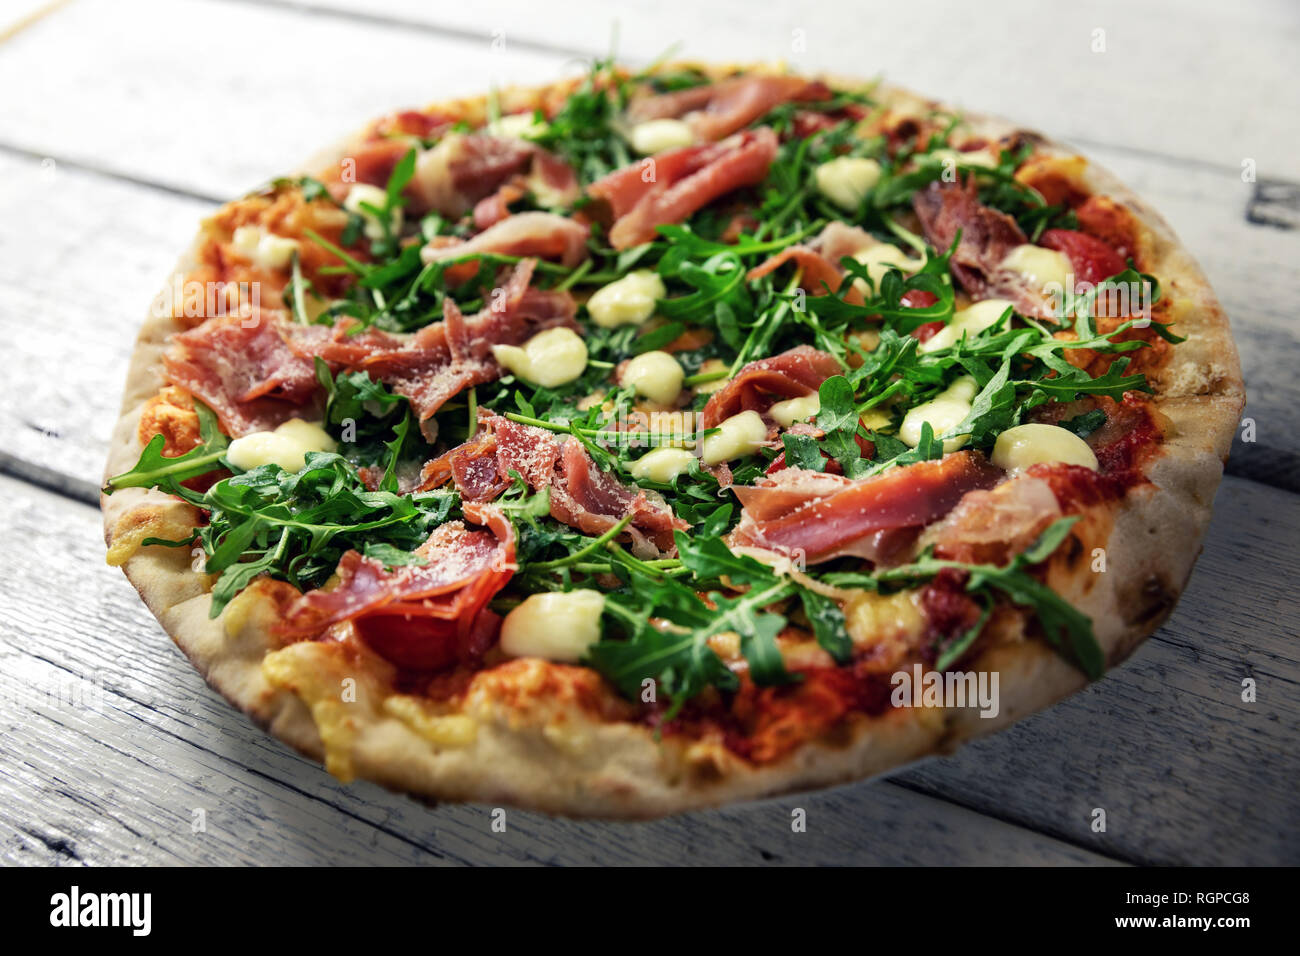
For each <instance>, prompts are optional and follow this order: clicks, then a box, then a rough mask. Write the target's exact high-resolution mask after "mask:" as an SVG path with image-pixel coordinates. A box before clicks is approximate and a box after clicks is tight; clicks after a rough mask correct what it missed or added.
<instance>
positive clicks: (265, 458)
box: [226, 418, 338, 472]
mask: <svg viewBox="0 0 1300 956" xmlns="http://www.w3.org/2000/svg"><path fill="white" fill-rule="evenodd" d="M337 448H338V443H337V442H335V441H334V439H333V438H331V437H330V435H329V432H327V431H325V429H323V428H322V427H321V426H320V424H319V423H317V422H305V421H303V420H302V419H301V418H290V419H289V420H288V421H285V422H281V423H280V424H279V425H277V426H276V427H275V430H274V431H268V432H253V433H252V434H249V435H244V436H243V437H242V438H236V439H235V440H234V441H232V442H231V443H230V447H229V448H227V449H226V460H227V461H228V462H230V463H231V464H232V465H234V466H235V467H236V468H239V469H242V470H244V471H249V470H251V469H253V468H257V467H259V466H261V465H266V464H272V463H273V464H276V465H279V466H280V467H281V468H283V469H284V470H285V471H288V472H296V471H302V469H303V468H305V467H306V465H307V454H308V452H330V451H334V450H335V449H337Z"/></svg>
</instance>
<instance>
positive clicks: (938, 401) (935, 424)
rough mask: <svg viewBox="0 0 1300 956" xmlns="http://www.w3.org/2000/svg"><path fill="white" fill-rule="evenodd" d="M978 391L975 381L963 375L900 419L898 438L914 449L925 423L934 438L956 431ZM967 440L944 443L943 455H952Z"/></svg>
mask: <svg viewBox="0 0 1300 956" xmlns="http://www.w3.org/2000/svg"><path fill="white" fill-rule="evenodd" d="M978 390H979V387H978V385H977V384H976V382H975V379H973V378H971V377H970V376H969V375H963V376H962V377H961V378H959V379H957V381H955V382H953V383H952V384H951V385H949V386H948V387H947V388H946V389H944V390H943V391H942V392H940V393H939V394H938V395H936V396H935V397H934V398H932V399H930V400H929V401H928V402H922V403H921V404H920V405H917V406H916V407H915V408H913V409H910V410H909V411H908V413H907V414H906V415H904V416H903V424H902V425H900V426H899V427H898V437H899V438H900V439H901V440H902V441H903V442H904V443H906V444H907V445H910V446H911V447H912V448H915V447H916V446H917V445H919V444H921V426H922V425H923V424H924V423H925V422H929V423H930V428H931V429H932V430H933V432H934V437H935V438H938V437H939V436H940V435H942V434H944V433H945V432H947V431H949V430H951V429H953V428H956V427H957V426H958V425H960V424H961V423H962V420H963V419H965V417H966V416H967V415H969V414H970V409H971V399H973V398H974V397H975V394H976V392H977V391H978ZM969 438H970V436H969V435H958V436H956V437H954V438H947V439H944V443H943V450H944V452H951V451H956V450H957V449H958V448H960V447H961V446H962V445H964V444H966V441H967V439H969Z"/></svg>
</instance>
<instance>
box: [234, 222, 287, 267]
mask: <svg viewBox="0 0 1300 956" xmlns="http://www.w3.org/2000/svg"><path fill="white" fill-rule="evenodd" d="M230 244H231V245H232V246H233V247H234V249H235V252H237V253H239V254H240V255H241V256H243V257H244V258H245V259H248V260H250V261H251V262H252V263H253V264H254V265H256V266H260V267H261V268H263V269H287V268H289V263H290V262H292V261H293V254H294V253H295V252H297V251H298V243H296V242H294V241H293V240H292V239H286V238H284V236H277V235H276V234H275V233H273V232H267V231H266V228H265V227H264V226H240V227H239V228H238V229H236V230H235V231H234V233H233V234H232V235H231V237H230Z"/></svg>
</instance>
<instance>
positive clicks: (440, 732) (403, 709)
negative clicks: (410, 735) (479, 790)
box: [384, 694, 478, 749]
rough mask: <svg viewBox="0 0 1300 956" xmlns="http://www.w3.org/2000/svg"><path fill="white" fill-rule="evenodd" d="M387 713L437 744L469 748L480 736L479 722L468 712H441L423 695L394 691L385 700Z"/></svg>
mask: <svg viewBox="0 0 1300 956" xmlns="http://www.w3.org/2000/svg"><path fill="white" fill-rule="evenodd" d="M384 713H386V714H388V715H389V716H390V717H396V718H397V719H398V720H400V721H401V722H402V723H404V724H406V726H408V727H410V728H411V729H412V730H414V731H415V732H416V733H417V734H419V735H420V736H421V737H423V738H424V739H425V740H427V741H429V742H430V743H432V744H433V745H434V746H436V747H444V748H448V749H453V748H459V747H468V746H469V745H470V744H472V743H474V741H475V739H477V737H478V721H476V720H475V719H474V718H473V717H470V716H469V715H467V714H437V713H434V712H433V711H432V710H431V709H430V707H429V704H428V702H426V701H424V700H422V699H421V698H419V697H407V696H405V695H401V694H394V695H393V696H391V697H388V698H386V699H385V700H384Z"/></svg>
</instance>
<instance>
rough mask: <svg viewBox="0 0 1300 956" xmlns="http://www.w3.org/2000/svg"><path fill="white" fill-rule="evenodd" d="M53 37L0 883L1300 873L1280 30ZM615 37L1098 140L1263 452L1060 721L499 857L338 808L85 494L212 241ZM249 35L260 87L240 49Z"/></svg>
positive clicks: (25, 248) (938, 27)
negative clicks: (145, 589) (130, 364)
mask: <svg viewBox="0 0 1300 956" xmlns="http://www.w3.org/2000/svg"><path fill="white" fill-rule="evenodd" d="M39 9H40V5H39V4H38V3H32V2H27V0H24V2H22V3H15V4H13V5H6V6H4V7H2V8H0V341H3V342H4V343H5V355H6V358H7V359H9V360H8V361H6V363H5V367H6V370H7V374H6V375H5V376H4V377H3V379H0V470H3V471H6V472H8V473H9V475H11V476H13V477H9V478H4V477H0V501H3V502H4V506H3V517H2V518H0V581H2V582H4V583H3V587H2V588H0V657H2V658H3V660H4V667H3V668H0V729H2V732H0V859H4V860H6V861H9V862H37V863H77V862H82V863H277V862H302V863H460V862H477V863H555V862H565V863H574V862H601V863H723V862H728V863H746V862H754V863H760V862H765V861H766V862H782V863H809V862H822V863H835V862H859V863H862V862H877V863H917V862H922V863H979V862H992V863H1015V862H1046V863H1103V862H1137V863H1207V862H1222V863H1262V862H1272V863H1278V862H1289V863H1295V862H1297V861H1300V836H1298V835H1297V824H1298V823H1300V794H1297V793H1296V792H1295V788H1294V780H1295V778H1296V775H1297V769H1298V768H1300V758H1298V757H1297V753H1296V743H1295V742H1296V735H1297V731H1298V730H1300V693H1298V692H1297V691H1298V690H1300V663H1298V659H1300V650H1298V640H1297V637H1298V634H1297V632H1298V631H1300V626H1298V621H1297V614H1296V611H1295V608H1294V606H1293V605H1292V603H1291V593H1292V592H1293V590H1294V588H1293V586H1292V584H1291V579H1292V575H1293V573H1294V569H1295V565H1296V558H1295V541H1296V540H1297V536H1298V535H1300V497H1298V496H1297V495H1296V494H1295V492H1296V491H1297V490H1300V484H1298V483H1297V476H1298V475H1300V429H1297V428H1296V425H1297V421H1296V417H1297V416H1296V414H1295V411H1294V409H1295V408H1296V405H1297V402H1298V401H1300V394H1298V393H1300V388H1298V387H1297V385H1296V375H1295V372H1294V356H1295V355H1296V354H1297V344H1298V343H1297V338H1298V337H1300V336H1298V335H1297V332H1296V328H1297V326H1296V323H1295V320H1294V317H1293V304H1292V303H1293V302H1294V300H1295V298H1296V294H1297V293H1298V292H1300V233H1297V232H1296V231H1295V230H1293V229H1284V228H1279V227H1274V226H1268V225H1263V224H1259V223H1257V222H1251V221H1249V220H1248V218H1247V213H1248V209H1249V207H1250V205H1251V201H1252V198H1253V197H1254V196H1255V191H1256V188H1257V184H1256V183H1251V182H1246V181H1243V178H1242V166H1241V164H1242V161H1243V160H1246V159H1252V160H1254V162H1255V172H1256V176H1257V178H1258V179H1259V180H1278V181H1282V182H1284V183H1285V182H1291V183H1294V181H1296V180H1298V179H1300V149H1298V147H1300V130H1297V125H1296V121H1295V116H1296V106H1297V105H1298V102H1297V93H1296V89H1295V86H1294V69H1293V67H1292V63H1293V58H1292V57H1293V53H1292V51H1293V50H1294V49H1295V46H1296V44H1297V42H1300V15H1297V13H1296V8H1295V7H1294V5H1292V4H1287V3H1281V2H1278V3H1256V4H1252V5H1249V6H1248V7H1246V8H1245V9H1236V8H1234V9H1232V10H1229V9H1227V8H1225V7H1224V6H1223V5H1222V4H1216V3H1210V2H1204V0H1197V2H1194V3H1174V2H1168V3H1166V2H1158V3H1147V4H1135V3H1132V2H1119V0H1106V2H1095V3H1075V4H1071V5H1069V6H1068V9H1066V8H1064V7H1058V5H1051V6H1046V5H1039V4H1030V3H1028V2H1027V0H1026V2H1020V0H1016V2H1008V3H1002V4H981V5H969V4H954V5H952V6H947V5H940V4H934V3H909V4H896V3H863V2H852V0H836V2H829V3H813V4H808V3H802V4H797V5H796V4H788V5H781V4H764V3H756V2H753V0H750V2H744V3H742V2H740V0H725V2H721V3H716V2H715V3H710V4H709V5H707V7H706V6H705V5H702V4H699V3H697V2H692V3H688V2H683V0H667V2H665V0H656V2H653V3H652V2H632V3H624V4H617V5H615V4H608V3H600V2H596V0H581V2H578V0H565V2H562V3H549V4H530V3H503V2H496V0H489V2H478V3H475V4H445V3H438V4H429V3H422V2H418V0H376V2H371V3H366V4H359V3H353V2H347V0H315V2H310V3H297V2H293V3H289V2H277V3H266V4H254V3H246V2H215V0H171V2H163V0H130V2H108V0H70V2H67V3H65V4H62V5H59V6H57V7H56V8H54V9H52V10H50V11H49V12H48V13H46V14H45V15H44V16H38V17H37V18H36V19H34V20H29V21H27V22H24V18H25V17H27V16H28V15H29V14H31V13H32V12H33V10H36V11H37V12H38V13H39ZM615 15H617V16H618V18H619V20H620V22H621V30H620V40H619V49H620V51H621V53H622V54H623V55H624V56H625V57H627V58H628V59H630V60H632V61H634V62H635V61H641V62H644V61H647V60H649V59H652V58H653V57H654V56H656V55H657V54H659V53H660V52H662V50H663V49H665V48H667V47H668V46H669V45H670V44H671V43H673V42H675V41H681V42H682V46H681V49H680V52H681V53H682V55H686V56H692V55H694V56H700V57H712V58H736V59H760V58H761V59H777V58H785V59H787V60H789V61H790V62H791V63H793V64H795V65H798V66H801V67H804V68H808V69H831V70H839V71H844V72H852V73H858V74H866V75H871V74H874V73H877V72H884V73H886V74H887V75H888V77H889V78H890V79H892V80H893V81H895V82H899V83H903V84H905V85H909V86H912V87H914V88H916V89H920V90H923V91H925V92H928V93H932V94H934V95H937V96H941V97H945V98H947V99H950V100H952V99H956V100H957V101H958V102H960V103H962V104H964V105H968V106H970V107H971V108H975V109H981V110H985V111H990V112H998V113H1002V114H1005V115H1009V116H1012V117H1014V118H1016V119H1017V120H1020V121H1023V122H1024V123H1025V124H1026V125H1030V126H1036V127H1038V128H1040V129H1042V130H1043V131H1045V132H1047V133H1049V134H1052V135H1055V136H1058V137H1061V138H1064V139H1067V140H1070V141H1072V142H1076V143H1078V144H1079V145H1080V148H1081V149H1084V150H1085V151H1086V152H1088V153H1089V154H1090V155H1091V156H1093V157H1094V158H1095V159H1096V160H1098V161H1099V162H1101V163H1103V164H1105V165H1107V166H1109V167H1110V168H1111V169H1113V170H1114V171H1115V172H1116V173H1118V174H1119V175H1120V176H1121V178H1123V179H1125V180H1126V181H1127V182H1129V183H1130V185H1132V186H1134V187H1135V188H1136V189H1137V190H1138V192H1140V193H1141V194H1142V195H1144V196H1146V197H1147V198H1148V199H1150V200H1151V201H1152V202H1153V203H1154V204H1155V205H1156V206H1157V207H1158V208H1160V209H1161V211H1162V212H1163V213H1164V214H1165V215H1166V216H1167V217H1168V218H1169V219H1170V221H1171V222H1172V223H1173V225H1174V227H1175V228H1176V229H1177V230H1178V231H1179V232H1180V234H1181V235H1182V237H1183V239H1184V240H1185V241H1186V243H1187V244H1188V246H1189V247H1190V248H1191V249H1192V250H1193V251H1194V252H1195V253H1196V254H1197V255H1198V257H1199V258H1200V259H1201V261H1202V263H1203V264H1204V266H1205V268H1206V270H1207V272H1208V273H1209V275H1210V277H1211V280H1212V281H1213V282H1214V284H1215V287H1216V289H1217V290H1218V291H1219V293H1220V296H1221V298H1222V299H1223V301H1224V304H1225V306H1226V307H1227V309H1228V312H1229V314H1230V315H1231V316H1232V319H1233V323H1234V328H1235V330H1236V335H1237V341H1238V343H1239V345H1240V347H1241V352H1242V358H1243V364H1244V366H1245V369H1246V377H1247V388H1248V391H1249V393H1250V405H1249V407H1248V410H1247V415H1248V416H1251V417H1252V418H1253V419H1254V420H1255V425H1256V437H1257V439H1258V440H1257V441H1254V442H1246V443H1242V442H1239V443H1238V445H1237V447H1236V448H1235V449H1234V455H1233V460H1232V462H1231V463H1230V467H1229V471H1230V473H1231V474H1233V475H1235V476H1237V477H1232V478H1229V479H1228V480H1227V481H1225V484H1224V487H1223V489H1222V491H1221V492H1220V496H1219V501H1218V507H1217V511H1216V516H1215V522H1214V526H1213V530H1212V532H1211V536H1210V539H1209V541H1208V543H1207V545H1206V551H1205V554H1204V556H1203V557H1202V559H1201V562H1200V565H1199V566H1198V569H1197V572H1196V574H1195V576H1194V578H1193V581H1192V584H1191V586H1190V588H1189V590H1188V593H1187V594H1186V595H1185V597H1184V599H1183V601H1182V603H1181V604H1180V606H1179V608H1178V611H1177V612H1176V613H1175V615H1174V618H1173V619H1172V620H1171V622H1170V623H1169V624H1168V625H1167V626H1166V627H1164V628H1163V629H1161V631H1160V632H1159V633H1158V634H1157V635H1156V636H1155V637H1154V638H1153V639H1152V640H1151V641H1150V642H1148V644H1147V645H1145V646H1144V647H1143V648H1142V649H1141V651H1139V653H1138V654H1137V655H1135V657H1134V659H1133V660H1132V661H1130V662H1129V663H1128V664H1127V665H1125V666H1124V667H1123V668H1121V669H1120V670H1118V671H1117V672H1116V673H1114V674H1112V675H1111V676H1109V677H1107V678H1106V679H1105V680H1103V681H1101V682H1100V683H1098V684H1097V685H1095V686H1093V687H1092V688H1090V689H1089V690H1087V691H1085V692H1084V693H1082V694H1080V695H1078V696H1076V697H1075V698H1073V699H1071V700H1069V701H1067V702H1066V703H1064V704H1062V705H1060V706H1058V707H1056V708H1053V709H1052V710H1050V711H1049V712H1047V713H1045V714H1042V715H1039V716H1037V717H1034V718H1031V719H1030V720H1028V721H1025V722H1023V723H1022V724H1019V725H1017V726H1016V727H1014V728H1013V729H1011V730H1010V731H1008V732H1006V733H1004V734H1001V735H999V736H997V737H995V738H992V739H990V740H987V741H983V742H980V743H978V744H975V745H973V746H971V747H969V748H967V749H965V750H963V751H961V752H960V753H958V754H957V755H955V756H953V757H950V758H945V759H942V760H936V761H932V762H930V763H927V764H924V765H921V766H920V767H916V768H912V769H909V770H907V771H905V772H903V773H901V774H899V775H897V776H895V777H894V778H891V780H889V781H880V782H875V783H869V784H864V785H857V786H853V787H849V788H843V789H840V790H837V791H833V792H831V793H825V794H819V795H810V796H806V797H800V798H796V799H786V800H780V801H772V802H769V803H765V804H760V805H756V806H749V807H740V808H733V809H729V810H726V811H718V812H712V813H702V814H692V815H688V816H684V817H681V818H678V819H674V820H670V821H661V822H658V823H652V824H639V825H634V826H627V825H609V824H591V823H584V824H579V823H573V822H568V821H558V820H552V819H548V818H545V817H540V816H537V815H530V814H523V813H512V814H511V815H510V816H509V827H508V830H507V832H506V833H505V834H493V833H492V832H491V831H490V829H489V826H488V816H487V811H486V810H485V809H484V808H481V807H443V808H437V809H432V810H431V809H427V808H425V807H423V806H421V805H418V804H415V803H413V802H411V801H408V800H406V799H405V798H402V797H398V796H394V795H391V794H387V793H385V792H383V791H381V790H379V789H378V788H375V787H372V786H368V785H354V786H351V787H343V786H340V785H338V784H337V783H335V782H334V781H333V780H332V779H331V778H329V777H328V776H327V775H326V774H324V772H323V771H321V770H319V769H318V768H316V767H315V766H313V765H312V764H310V763H309V762H307V761H305V760H303V759H301V758H299V757H297V756H296V755H294V754H292V753H289V752H288V751H286V750H285V748H283V747H281V746H280V745H279V744H278V743H276V742H275V741H274V740H272V739H269V738H267V737H266V736H265V735H264V734H262V733H261V732H260V731H258V730H256V729H255V728H253V727H251V726H250V725H249V724H248V722H247V721H245V720H244V719H243V718H242V717H241V716H239V715H238V714H236V713H233V712H231V710H230V709H229V708H228V707H227V706H226V705H225V704H224V703H223V702H222V701H221V700H220V699H219V698H217V697H216V696H215V695H214V694H212V693H211V692H210V691H208V690H207V689H206V688H205V687H204V685H203V683H202V681H201V680H200V679H199V678H198V677H197V675H196V674H195V673H194V672H193V671H192V669H190V668H189V666H188V665H187V664H186V663H185V662H184V660H183V659H182V658H181V657H180V655H179V654H178V653H177V652H176V651H175V650H174V649H173V648H172V647H171V645H170V643H169V642H168V641H167V640H166V637H165V635H163V634H162V632H161V630H160V629H159V628H158V626H157V624H156V623H155V622H154V621H153V619H152V617H151V616H150V615H149V614H148V612H147V611H146V610H145V609H144V608H143V606H142V605H140V603H139V602H138V600H137V599H136V597H135V595H134V592H133V591H132V590H131V589H130V588H129V586H128V585H127V584H126V583H125V581H124V580H123V579H122V578H121V576H120V574H119V573H118V572H116V571H113V570H112V569H109V568H107V567H105V566H104V565H103V564H102V543H101V540H100V537H99V519H98V513H97V511H96V510H95V509H94V507H93V504H94V501H95V488H96V485H97V482H98V478H99V472H100V469H101V467H102V461H103V455H104V449H105V447H106V446H105V441H106V436H107V432H108V429H109V426H110V424H111V422H112V420H113V418H114V413H115V409H116V404H117V392H118V390H119V388H120V385H121V380H122V376H123V374H124V369H125V362H126V358H127V356H128V355H129V353H130V347H131V339H132V338H133V336H134V332H135V328H136V326H137V324H138V321H139V318H140V317H141V315H142V314H143V312H144V310H145V308H146V306H147V304H148V302H149V300H150V298H151V297H152V295H153V294H154V292H155V291H156V289H157V286H158V284H159V282H160V280H161V279H162V278H163V277H164V276H165V275H166V274H167V273H168V271H169V269H170V267H171V264H172V262H173V260H174V259H175V257H176V255H177V253H178V251H179V250H180V249H181V248H182V247H183V246H184V244H185V243H186V242H187V240H188V238H189V237H190V235H192V232H193V229H194V226H195V222H196V220H197V219H198V218H199V217H200V216H202V215H204V214H205V213H206V212H207V211H209V210H211V209H212V208H213V207H214V206H215V204H216V203H217V202H218V201H220V200H221V199H223V198H227V197H229V196H232V195H235V194H238V193H240V192H243V191H245V190H246V189H248V188H250V187H252V186H254V185H256V184H257V183H258V182H259V181H261V180H264V179H266V178H267V177H269V176H272V175H275V174H276V173H279V172H281V171H283V170H284V169H286V168H290V167H292V166H294V165H295V164H296V163H297V162H298V161H299V160H301V159H302V157H303V156H304V155H306V154H308V153H310V152H311V151H312V149H313V148H314V147H315V146H317V145H319V144H320V143H321V142H323V141H326V140H328V139H330V138H331V137H334V136H337V135H341V134H343V133H345V132H347V131H348V130H349V129H351V128H352V127H354V126H356V125H358V124H359V123H360V122H362V121H364V120H365V119H366V118H368V117H369V116H371V115H374V114H376V113H379V112H383V111H386V110H388V109H392V108H395V107H398V106H403V105H416V104H420V103H422V102H426V101H429V100H432V99H436V98H440V97H442V96H446V95H452V94H456V93H461V92H473V91H476V90H481V89H483V88H485V87H487V86H490V85H493V84H498V85H500V84H504V83H509V82H538V81H542V80H545V79H547V78H549V77H551V76H553V75H555V74H556V73H557V72H559V71H568V70H573V69H575V68H576V67H575V63H574V59H575V57H577V56H580V55H591V54H593V53H602V52H604V51H606V50H607V49H608V47H609V40H610V23H611V18H612V17H613V16H615ZM11 25H15V26H14V27H13V28H12V29H10V27H11ZM1098 29H1100V30H1104V31H1105V37H1104V39H1105V45H1106V49H1105V51H1104V52H1093V50H1092V44H1093V42H1094V40H1095V36H1096V35H1095V34H1094V31H1095V30H1098ZM799 31H802V32H799ZM264 35H269V36H270V38H271V39H270V42H269V47H270V48H271V49H273V50H274V51H275V55H274V56H267V57H259V58H257V59H253V58H240V57H236V56H233V55H232V53H231V51H232V50H233V49H234V48H235V46H236V45H237V44H238V43H240V42H242V38H248V37H253V36H264ZM494 40H495V41H496V43H495V44H494V43H493V41H494ZM214 57H215V58H214ZM1283 206H1285V204H1283ZM1265 212H1268V213H1269V215H1268V216H1266V217H1264V218H1278V217H1281V218H1282V219H1283V220H1285V218H1286V216H1287V215H1288V212H1287V210H1286V209H1285V208H1281V209H1273V210H1265ZM1294 212H1295V211H1294V209H1292V210H1291V211H1290V213H1289V214H1290V215H1291V216H1292V219H1291V221H1292V222H1294ZM1256 218H1257V219H1258V218H1261V217H1260V216H1259V215H1258V214H1257V215H1256ZM1246 677H1251V678H1254V679H1255V680H1256V681H1257V682H1258V685H1259V699H1258V701H1257V702H1256V703H1254V704H1250V705H1248V704H1244V703H1242V702H1241V700H1240V688H1241V681H1242V679H1243V678H1246ZM795 806H802V807H804V808H806V809H807V811H808V814H809V826H808V832H807V833H802V834H794V833H792V832H791V829H790V822H789V821H790V810H791V808H792V807H795ZM1098 807H1100V808H1103V809H1105V810H1106V812H1107V823H1108V826H1107V830H1106V832H1104V833H1094V832H1093V831H1092V830H1091V828H1090V826H1089V824H1090V822H1091V814H1092V811H1093V810H1094V809H1095V808H1098ZM196 810H202V811H204V813H205V816H206V819H205V822H206V831H204V832H199V833H195V832H192V824H193V820H194V818H195V811H196Z"/></svg>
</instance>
